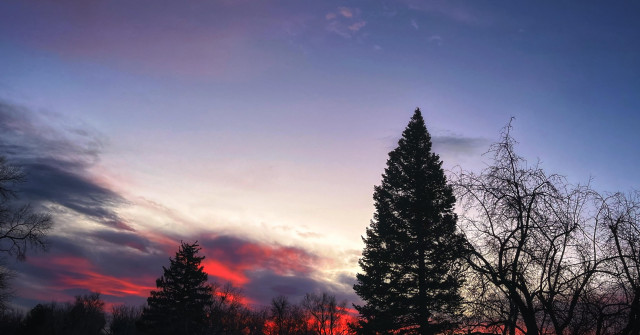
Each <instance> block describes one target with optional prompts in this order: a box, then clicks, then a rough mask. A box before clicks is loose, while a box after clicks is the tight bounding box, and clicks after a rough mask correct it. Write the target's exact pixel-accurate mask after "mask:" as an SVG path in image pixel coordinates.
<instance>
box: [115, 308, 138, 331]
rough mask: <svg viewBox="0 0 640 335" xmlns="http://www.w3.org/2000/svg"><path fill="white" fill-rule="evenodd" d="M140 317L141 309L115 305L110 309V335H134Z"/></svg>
mask: <svg viewBox="0 0 640 335" xmlns="http://www.w3.org/2000/svg"><path fill="white" fill-rule="evenodd" d="M141 315H142V308H139V307H132V306H125V305H117V306H113V307H112V308H111V321H110V322H109V334H110V335H136V334H138V330H137V328H136V322H138V320H139V319H140V316H141Z"/></svg>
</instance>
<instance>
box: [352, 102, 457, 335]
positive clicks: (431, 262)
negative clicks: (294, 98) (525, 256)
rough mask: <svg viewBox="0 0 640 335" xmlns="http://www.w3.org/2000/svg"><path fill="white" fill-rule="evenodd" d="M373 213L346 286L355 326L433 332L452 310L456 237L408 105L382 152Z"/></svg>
mask: <svg viewBox="0 0 640 335" xmlns="http://www.w3.org/2000/svg"><path fill="white" fill-rule="evenodd" d="M373 197H374V200H375V209H376V212H375V214H374V219H373V220H372V221H371V226H370V227H368V228H367V230H366V237H363V238H362V239H363V241H364V243H365V247H364V250H363V253H362V258H361V259H360V261H359V264H360V267H361V268H362V271H363V273H358V275H357V283H356V284H355V285H354V290H355V291H356V293H357V294H358V295H359V296H360V297H361V298H362V300H363V301H364V302H365V304H364V305H362V306H358V305H356V306H354V307H355V308H356V309H357V310H358V312H359V313H360V317H359V320H358V322H357V323H356V324H355V325H354V328H355V330H356V331H357V332H358V333H360V334H388V333H392V332H393V333H397V332H399V333H408V334H437V333H441V332H443V331H445V330H447V329H450V328H452V327H453V326H454V324H453V322H452V321H454V320H455V317H456V315H457V314H458V313H459V312H460V305H461V302H462V298H461V296H460V294H459V289H460V286H461V285H462V279H461V276H460V273H459V271H457V269H459V268H460V266H459V265H460V259H461V256H462V250H463V241H464V240H463V239H462V237H461V235H459V234H457V233H456V220H457V216H456V214H455V213H454V212H453V207H454V203H455V197H454V195H453V191H452V188H451V186H449V185H448V184H447V180H446V176H445V175H444V171H443V170H442V162H441V161H440V157H439V156H438V155H437V154H435V153H432V152H431V137H430V135H429V133H428V132H427V128H426V126H425V123H424V119H423V118H422V114H421V113H420V109H416V110H415V113H414V115H413V117H412V119H411V121H410V122H409V125H408V126H407V128H406V129H405V130H404V132H403V133H402V138H401V139H400V140H399V141H398V147H397V148H396V149H395V150H393V151H391V152H390V153H389V159H388V160H387V167H386V169H385V172H384V174H383V175H382V184H381V185H380V186H376V187H375V192H374V196H373Z"/></svg>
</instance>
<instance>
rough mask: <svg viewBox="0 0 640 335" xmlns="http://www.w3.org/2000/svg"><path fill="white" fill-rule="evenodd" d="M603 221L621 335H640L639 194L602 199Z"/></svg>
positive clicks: (615, 195) (613, 195)
mask: <svg viewBox="0 0 640 335" xmlns="http://www.w3.org/2000/svg"><path fill="white" fill-rule="evenodd" d="M603 204H604V205H603V209H602V211H601V212H600V219H601V223H602V224H603V226H605V227H606V228H607V229H608V232H609V236H608V237H609V241H610V246H611V254H612V255H613V258H614V262H612V266H611V268H612V270H613V271H612V273H611V277H612V279H613V280H614V281H615V282H616V283H617V284H618V288H619V290H618V292H617V294H615V295H614V296H613V297H614V298H615V299H616V300H617V301H618V302H619V303H620V304H622V305H623V306H624V311H623V312H624V314H625V319H626V320H625V321H624V322H623V324H624V325H625V326H624V328H623V329H622V330H621V331H620V334H625V335H626V334H633V335H638V334H640V192H638V191H636V192H633V193H630V194H622V193H615V194H612V195H610V196H608V197H606V198H604V199H603Z"/></svg>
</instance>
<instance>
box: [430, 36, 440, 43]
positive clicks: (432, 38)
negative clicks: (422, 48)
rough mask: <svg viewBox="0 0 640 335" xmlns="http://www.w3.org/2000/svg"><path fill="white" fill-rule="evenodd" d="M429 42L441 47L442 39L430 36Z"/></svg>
mask: <svg viewBox="0 0 640 335" xmlns="http://www.w3.org/2000/svg"><path fill="white" fill-rule="evenodd" d="M429 42H431V43H436V44H437V45H442V37H440V36H439V35H431V36H429Z"/></svg>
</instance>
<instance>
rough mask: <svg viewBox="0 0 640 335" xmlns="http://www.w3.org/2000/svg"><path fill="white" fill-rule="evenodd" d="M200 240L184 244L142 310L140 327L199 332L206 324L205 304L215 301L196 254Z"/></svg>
mask: <svg viewBox="0 0 640 335" xmlns="http://www.w3.org/2000/svg"><path fill="white" fill-rule="evenodd" d="M200 249H201V248H200V247H199V246H198V244H197V242H196V243H193V244H187V243H182V245H181V246H180V249H179V250H178V252H177V253H176V257H175V258H174V259H170V262H171V265H170V266H169V268H168V269H167V268H165V267H164V266H163V267H162V269H163V270H164V274H163V275H162V277H160V278H158V279H157V280H156V287H157V288H158V290H157V291H151V296H150V297H149V298H147V305H148V306H147V307H146V308H145V309H144V311H143V313H142V318H141V321H140V324H139V325H140V327H139V328H140V330H142V331H143V332H145V333H148V334H171V335H178V334H184V335H187V334H200V333H202V332H203V330H204V328H205V326H206V307H207V306H210V305H211V303H212V287H211V285H209V284H207V273H205V272H204V267H203V266H201V265H200V263H201V262H202V260H203V259H204V256H196V254H197V253H198V251H199V250H200Z"/></svg>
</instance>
